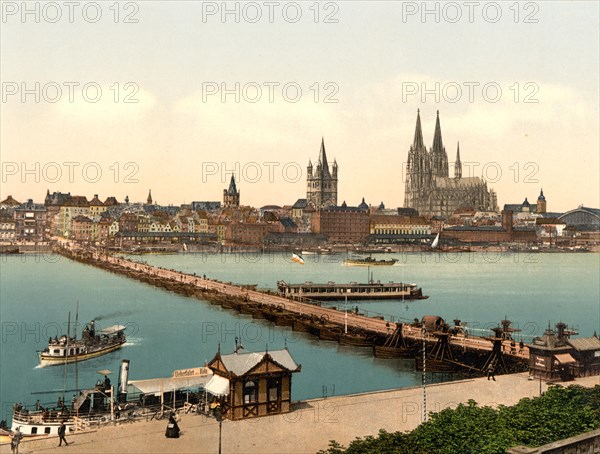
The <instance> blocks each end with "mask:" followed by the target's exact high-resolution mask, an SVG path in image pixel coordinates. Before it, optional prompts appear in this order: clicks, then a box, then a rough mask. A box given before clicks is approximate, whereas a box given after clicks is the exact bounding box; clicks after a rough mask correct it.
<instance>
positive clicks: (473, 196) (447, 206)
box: [404, 111, 498, 216]
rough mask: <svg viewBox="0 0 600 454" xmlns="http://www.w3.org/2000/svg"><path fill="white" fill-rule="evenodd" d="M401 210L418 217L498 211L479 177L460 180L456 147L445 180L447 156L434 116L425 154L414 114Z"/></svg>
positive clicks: (495, 201) (440, 130) (418, 121)
mask: <svg viewBox="0 0 600 454" xmlns="http://www.w3.org/2000/svg"><path fill="white" fill-rule="evenodd" d="M404 207H405V208H414V209H415V210H417V211H418V212H419V214H420V215H428V216H449V215H451V214H452V213H453V212H454V211H456V210H458V209H461V208H470V209H475V210H480V211H498V207H497V200H496V193H495V192H494V190H493V189H489V190H488V188H487V183H486V182H485V181H483V180H482V179H481V178H479V177H475V176H467V177H463V176H462V163H461V160H460V147H459V146H457V149H456V161H455V162H454V178H451V177H450V176H449V171H448V155H447V154H446V148H445V147H444V143H443V142H442V129H441V127H440V114H439V111H438V113H437V119H436V123H435V133H434V135H433V146H432V147H431V148H430V149H429V152H427V148H426V147H425V144H424V141H423V132H422V131H421V116H420V112H419V111H417V125H416V128H415V138H414V140H413V144H412V146H411V147H410V149H409V151H408V161H407V163H406V184H405V192H404Z"/></svg>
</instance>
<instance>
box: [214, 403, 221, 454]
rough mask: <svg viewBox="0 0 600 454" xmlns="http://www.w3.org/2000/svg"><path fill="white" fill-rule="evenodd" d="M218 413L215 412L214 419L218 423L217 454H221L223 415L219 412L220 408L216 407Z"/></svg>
mask: <svg viewBox="0 0 600 454" xmlns="http://www.w3.org/2000/svg"><path fill="white" fill-rule="evenodd" d="M218 409H219V411H215V418H217V421H219V454H221V445H222V443H221V435H222V432H223V413H222V411H220V410H221V407H218Z"/></svg>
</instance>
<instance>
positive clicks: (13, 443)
mask: <svg viewBox="0 0 600 454" xmlns="http://www.w3.org/2000/svg"><path fill="white" fill-rule="evenodd" d="M65 422H66V421H65V420H62V421H61V423H60V426H58V438H59V440H60V441H59V443H58V446H59V447H60V446H62V443H63V441H64V442H65V446H69V443H68V442H67V439H66V438H65V435H66V433H67V426H66V424H65ZM10 437H11V438H10V452H11V453H12V454H19V445H20V444H21V440H22V439H23V432H21V431H20V430H19V428H18V427H17V428H16V429H15V431H14V433H12V434H11V436H10Z"/></svg>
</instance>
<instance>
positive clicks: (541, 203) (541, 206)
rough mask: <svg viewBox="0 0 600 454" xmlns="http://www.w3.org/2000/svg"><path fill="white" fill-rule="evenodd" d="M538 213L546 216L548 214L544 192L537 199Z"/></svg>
mask: <svg viewBox="0 0 600 454" xmlns="http://www.w3.org/2000/svg"><path fill="white" fill-rule="evenodd" d="M535 212H536V213H539V214H544V213H546V197H545V196H544V190H543V189H542V190H540V195H539V197H538V199H537V207H536V209H535Z"/></svg>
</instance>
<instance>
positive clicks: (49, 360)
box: [40, 320, 126, 367]
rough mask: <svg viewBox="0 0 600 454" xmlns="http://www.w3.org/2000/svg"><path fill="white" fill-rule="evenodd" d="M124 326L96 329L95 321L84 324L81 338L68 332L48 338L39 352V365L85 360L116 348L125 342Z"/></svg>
mask: <svg viewBox="0 0 600 454" xmlns="http://www.w3.org/2000/svg"><path fill="white" fill-rule="evenodd" d="M124 331H125V326H123V325H114V326H111V327H109V328H105V329H102V330H100V331H98V332H97V331H96V326H95V321H94V320H92V321H91V322H90V323H88V324H86V325H85V328H84V329H83V332H82V335H81V339H77V337H76V336H75V337H70V335H69V334H67V335H63V336H61V337H60V338H58V337H55V338H54V339H52V338H50V339H48V346H47V347H46V348H45V349H44V350H43V351H41V352H40V366H41V367H46V366H53V365H57V364H65V363H72V362H76V361H85V360H86V359H90V358H95V357H97V356H101V355H105V354H107V353H110V352H112V351H115V350H118V349H119V348H121V347H122V346H123V344H124V343H125V341H126V340H125V333H124Z"/></svg>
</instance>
